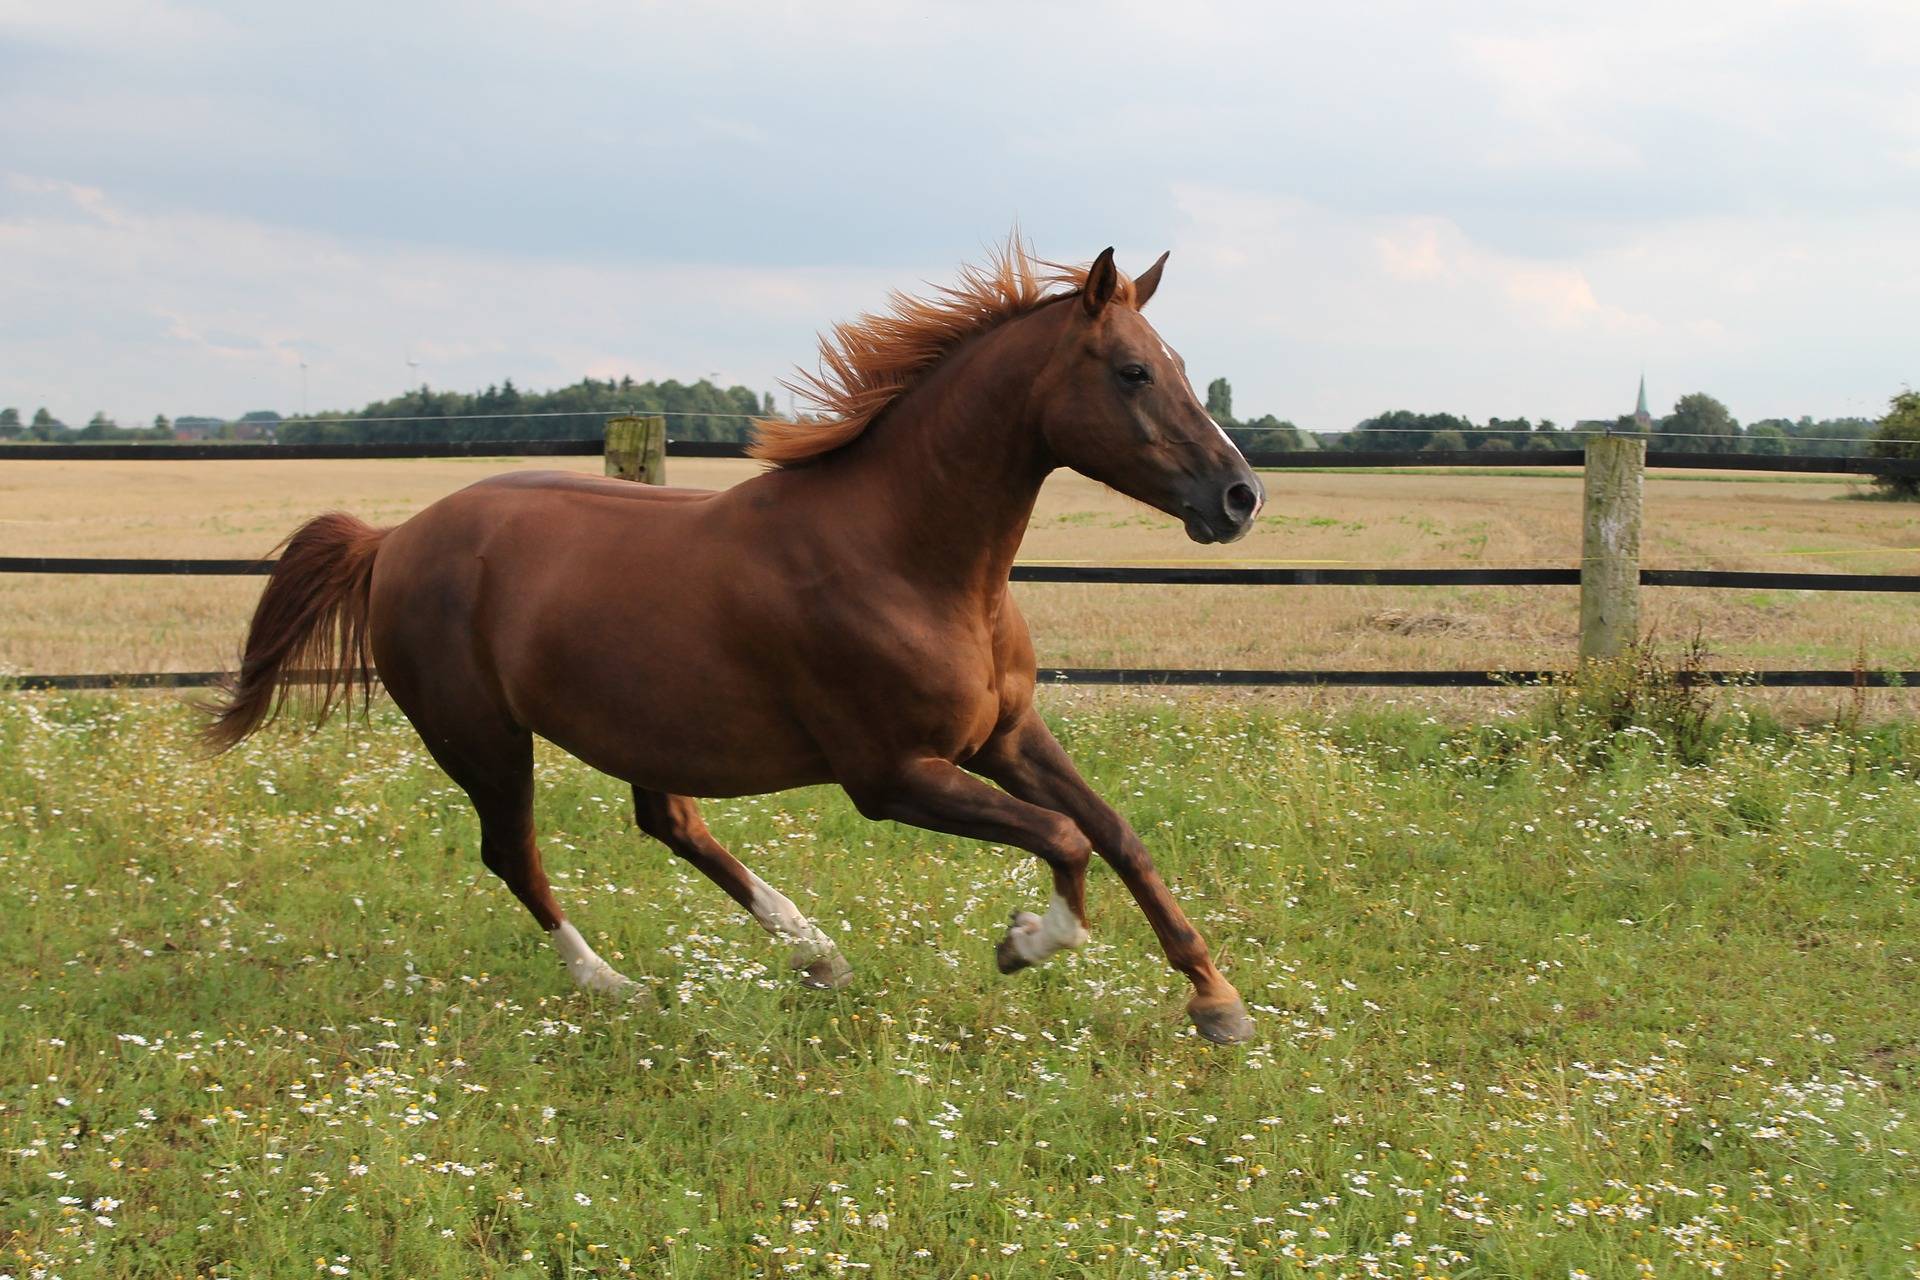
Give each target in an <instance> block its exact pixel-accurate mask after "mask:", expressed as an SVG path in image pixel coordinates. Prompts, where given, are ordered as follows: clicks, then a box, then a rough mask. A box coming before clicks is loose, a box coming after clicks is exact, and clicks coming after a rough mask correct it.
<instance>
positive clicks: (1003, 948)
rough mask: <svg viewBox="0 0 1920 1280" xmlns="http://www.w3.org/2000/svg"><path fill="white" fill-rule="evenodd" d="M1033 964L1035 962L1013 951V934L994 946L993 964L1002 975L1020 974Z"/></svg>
mask: <svg viewBox="0 0 1920 1280" xmlns="http://www.w3.org/2000/svg"><path fill="white" fill-rule="evenodd" d="M1032 963H1033V961H1031V960H1029V959H1027V958H1026V957H1025V956H1023V955H1021V954H1020V953H1019V952H1018V951H1015V950H1014V949H1013V935H1012V934H1008V935H1007V936H1006V937H1004V938H1002V939H1000V941H999V942H998V943H996V944H995V945H994V948H993V964H994V967H995V968H997V969H998V970H1000V972H1002V973H1018V972H1020V971H1021V970H1022V969H1025V968H1027V967H1028V966H1030V965H1031V964H1032Z"/></svg>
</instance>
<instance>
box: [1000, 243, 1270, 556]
mask: <svg viewBox="0 0 1920 1280" xmlns="http://www.w3.org/2000/svg"><path fill="white" fill-rule="evenodd" d="M1166 261H1167V256H1166V255H1165V254H1161V255H1160V260H1159V261H1158V262H1156V263H1154V264H1153V266H1151V267H1149V268H1148V269H1147V271H1146V272H1145V273H1144V274H1143V275H1141V276H1140V277H1139V278H1138V279H1137V280H1135V281H1134V282H1133V288H1132V290H1131V295H1132V296H1131V297H1130V298H1129V297H1127V296H1125V295H1126V292H1127V291H1126V290H1124V289H1123V288H1122V284H1121V280H1120V273H1119V271H1118V270H1117V269H1116V268H1115V267H1114V265H1113V250H1112V249H1108V250H1107V251H1106V252H1105V253H1102V254H1101V255H1100V256H1099V257H1098V258H1096V259H1095V260H1094V263H1093V266H1091V267H1089V268H1088V269H1087V277H1086V280H1085V281H1084V282H1083V284H1082V285H1081V289H1080V293H1079V295H1078V297H1076V298H1074V299H1072V300H1070V301H1068V302H1064V303H1061V304H1059V305H1060V306H1062V307H1064V308H1070V314H1069V316H1068V318H1067V320H1066V322H1065V323H1066V330H1065V332H1064V334H1063V336H1062V337H1061V339H1060V341H1059V344H1058V346H1057V347H1056V348H1055V350H1054V352H1053V356H1052V358H1051V359H1050V360H1049V361H1048V362H1047V366H1046V368H1045V370H1044V371H1043V372H1042V374H1041V375H1040V379H1039V381H1038V383H1037V384H1036V385H1035V387H1034V403H1035V404H1036V406H1037V407H1038V410H1039V418H1040V430H1041V432H1042V434H1043V435H1044V436H1045V439H1046V443H1047V448H1048V449H1049V450H1051V451H1052V453H1053V456H1054V458H1055V459H1056V460H1058V461H1059V462H1060V463H1061V464H1062V465H1064V466H1068V467H1071V468H1072V469H1073V470H1075V471H1078V472H1080V473H1081V474H1082V475H1084V476H1088V477H1091V478H1092V479H1095V480H1098V481H1100V482H1101V483H1103V484H1107V485H1111V486H1113V487H1114V488H1115V489H1118V490H1119V491H1120V492H1122V493H1124V494H1126V495H1127V496H1128V497H1130V498H1138V499H1139V500H1140V501H1142V502H1144V503H1146V504H1148V505H1149V506H1152V507H1156V508H1158V509H1159V510H1161V511H1164V512H1166V513H1167V514H1168V515H1170V516H1177V517H1178V518H1179V519H1180V520H1181V521H1182V522H1183V523H1184V524H1185V525H1186V527H1187V536H1188V537H1190V538H1192V539H1193V540H1194V541H1195V542H1232V541H1233V540H1234V539H1235V538H1238V537H1240V536H1241V535H1242V534H1244V533H1245V532H1246V531H1247V530H1248V529H1250V528H1252V527H1253V518H1254V516H1255V515H1256V514H1258V512H1259V510H1260V504H1261V503H1262V502H1264V501H1265V500H1266V491H1265V490H1264V489H1262V488H1261V486H1260V480H1259V477H1257V476H1256V475H1254V473H1253V469H1252V468H1251V467H1249V466H1248V465H1247V460H1246V459H1245V458H1243V457H1241V456H1240V451H1239V450H1238V449H1236V448H1235V447H1234V445H1233V442H1232V441H1231V440H1229V439H1227V434H1226V432H1224V431H1222V430H1221V429H1220V424H1218V423H1217V422H1215V421H1214V420H1213V418H1212V416H1211V415H1209V414H1208V413H1207V411H1206V409H1205V408H1203V407H1202V406H1201V404H1200V399H1199V397H1198V396H1196V395H1194V393H1193V384H1192V383H1190V382H1188V381H1187V370H1186V362H1185V361H1184V360H1182V359H1181V358H1180V357H1179V356H1178V355H1177V354H1175V352H1174V350H1173V348H1171V347H1169V346H1168V345H1167V344H1166V343H1165V342H1162V341H1161V340H1160V335H1159V334H1157V333H1155V332H1154V330H1153V326H1152V325H1150V324H1148V323H1147V321H1146V317H1144V316H1142V315H1141V314H1140V309H1141V308H1142V307H1144V306H1145V305H1146V303H1147V299H1149V298H1151V297H1152V296H1153V291H1154V290H1155V289H1156V288H1158V287H1159V284H1160V272H1161V269H1162V268H1163V267H1164V266H1165V265H1166Z"/></svg>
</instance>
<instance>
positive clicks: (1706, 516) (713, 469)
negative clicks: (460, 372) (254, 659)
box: [0, 459, 1920, 671]
mask: <svg viewBox="0 0 1920 1280" xmlns="http://www.w3.org/2000/svg"><path fill="white" fill-rule="evenodd" d="M555 465H560V466H564V467H568V468H569V469H575V470H589V471H591V470H596V469H597V468H598V462H597V461H595V460H587V459H581V460H572V459H568V460H562V461H560V462H558V463H557V464H556V463H555V462H554V461H550V460H536V461H529V462H519V461H510V460H500V459H481V460H447V461H443V460H431V461H342V462H221V463H166V462H161V463H147V462H141V463H111V462H82V463H28V462H6V463H4V464H3V465H0V512H3V513H4V514H0V554H9V555H59V554H65V555H97V556H109V555H145V556H161V555H167V556H252V555H258V554H261V553H263V552H265V551H266V550H267V549H268V548H269V547H271V546H272V545H273V544H274V543H275V542H276V541H277V540H278V539H279V538H280V537H282V536H283V535H285V534H286V533H287V532H288V531H289V530H290V529H291V528H292V527H293V526H294V525H295V524H296V523H297V522H298V521H300V520H301V519H302V518H304V517H305V516H307V515H310V514H312V513H314V512H317V511H320V510H325V509H328V508H341V509H345V510H350V511H353V512H355V513H356V514H359V515H361V516H363V517H365V518H367V519H369V520H372V521H375V522H383V521H384V522H392V521H398V520H401V519H403V518H405V517H406V516H407V515H409V514H411V513H412V512H414V511H416V510H418V509H419V508H421V507H422V506H424V505H426V504H427V503H428V502H431V501H432V500H433V499H435V498H437V497H439V496H441V495H443V494H445V493H448V492H450V491H452V490H453V489H455V488H458V487H460V486H462V485H465V484H468V483H470V482H472V481H473V480H476V479H479V478H481V477H482V476H484V475H488V474H493V473H495V472H499V471H505V470H530V469H540V468H550V467H553V466H555ZM752 465H753V464H750V463H744V462H734V461H705V460H688V459H676V460H674V461H673V462H672V463H670V474H671V475H672V476H673V478H674V479H675V481H676V483H681V484H687V485H692V486H702V487H717V486H723V485H727V484H731V483H734V482H735V481H737V480H738V479H740V478H742V477H744V476H746V475H749V474H751V468H752ZM1266 479H1267V483H1268V487H1269V490H1270V493H1271V497H1270V501H1269V505H1268V508H1267V512H1266V514H1264V515H1263V516H1262V517H1261V520H1260V526H1259V528H1258V530H1257V531H1256V532H1255V533H1254V534H1252V535H1250V536H1249V537H1248V538H1247V539H1245V540H1244V541H1242V542H1241V543H1238V544H1236V545H1234V546H1231V547H1225V548H1221V547H1200V546H1196V545H1194V544H1192V543H1190V542H1188V541H1187V540H1186V539H1185V538H1184V537H1183V536H1182V535H1181V533H1180V531H1179V529H1178V527H1177V525H1176V524H1175V522H1173V521H1172V520H1170V519H1167V518H1166V517H1164V516H1161V515H1160V514H1158V513H1157V512H1153V511H1150V510H1148V509H1146V508H1144V507H1142V506H1140V505H1139V504H1137V503H1134V502H1132V501H1130V500H1128V499H1126V498H1123V497H1121V496H1119V495H1117V494H1115V493H1112V492H1110V491H1108V490H1105V489H1103V488H1101V487H1100V486H1098V485H1096V484H1093V483H1091V482H1089V481H1086V480H1084V479H1081V478H1080V477H1077V476H1071V475H1066V476H1061V477H1059V478H1057V479H1056V480H1055V481H1054V482H1053V483H1051V484H1049V485H1048V487H1047V489H1046V491H1045V492H1044V493H1043V495H1042V497H1041V502H1040V507H1039V509H1038V511H1037V513H1036V516H1035V519H1034V523H1033V526H1032V529H1031V531H1030V533H1029V535H1028V538H1027V543H1026V548H1025V551H1024V553H1023V558H1025V559H1027V560H1032V561H1045V562H1054V563H1087V564H1110V563H1132V564H1166V563H1183V564H1184V563H1212V562H1242V563H1245V562H1258V563H1266V564H1277V565H1301V566H1310V565H1328V566H1333V565H1356V566H1370V565H1396V566H1498V565H1570V564H1573V563H1576V562H1577V559H1578V554H1579V551H1578V548H1579V489H1580V478H1579V476H1578V475H1577V474H1574V473H1554V472H1520V473H1506V474H1484V473H1482V474H1451V473H1434V472H1414V473H1407V472H1399V473H1379V472H1368V473H1352V472H1348V473H1340V472H1324V473H1322V472H1269V473H1268V474H1267V476H1266ZM1865 488H1866V487H1865V485H1864V483H1863V482H1858V481H1851V480H1845V479H1838V478H1833V477H1807V476H1753V475H1738V474H1735V473H1728V474H1725V475H1719V474H1712V473H1697V472H1685V473H1666V474H1655V475H1654V476H1652V477H1650V478H1649V481H1648V486H1647V490H1648V492H1647V533H1646V563H1647V565H1648V566H1649V567H1668V568H1722V569H1754V570H1758V569H1785V570H1798V571H1825V570H1832V571H1851V572H1869V573H1877V572H1912V571H1914V570H1915V568H1916V566H1920V527H1917V526H1920V517H1917V516H1916V513H1915V511H1914V509H1913V508H1912V507H1908V506H1901V505H1894V504H1886V503H1878V502H1860V501H1847V500H1846V499H1847V498H1848V497H1849V496H1850V495H1858V494H1860V493H1863V492H1865ZM258 590H259V583H258V582H257V581H254V580H247V579H195V580H186V579H179V578H174V579H168V578H159V577H133V578H126V577H122V578H108V577H77V576H76V577H64V576H62V577H30V576H24V575H6V576H0V670H4V671H56V670H58V671H82V670H92V671H116V670H117V671H158V670H169V669H172V670H190V669H201V668H210V667H220V666H224V665H226V664H227V663H228V662H230V661H231V658H232V655H233V653H234V650H235V646H236V645H237V644H238V641H239V637H240V633H241V630H242V628H243V627H244V624H245V619H246V616H247V613H248V610H249V608H250V606H251V603H252V601H253V599H254V597H255V595H256V594H257V592H258ZM1019 595H1020V600H1021V603H1022V606H1023V608H1024V609H1025V610H1026V612H1027V614H1028V617H1029V619H1030V621H1031V622H1032V624H1033V628H1034V632H1035V635H1036V638H1037V642H1038V647H1039V651H1040V655H1041V661H1042V662H1044V663H1049V664H1056V665H1088V666H1092V665H1167V666H1275V667H1315V666H1320V667H1436V668H1453V667H1459V668H1487V667H1501V666H1514V667H1529V666H1557V665H1561V664H1563V663H1564V662H1565V661H1566V660H1567V659H1568V657H1569V656H1570V654H1571V652H1572V650H1573V647H1574V638H1575V600H1576V592H1575V591H1574V590H1573V589H1572V588H1556V587H1433V588H1399V587H1392V588H1387V587H1381V588H1373V587H1311V588H1298V587H1295V588H1286V587H1282V588H1241V587H1178V588H1171V589H1169V588H1148V587H1124V586H1121V587H1116V586H1079V585H1064V584H1063V585H1042V584H1030V585H1023V586H1022V587H1021V588H1019ZM1646 601H1647V613H1648V621H1649V623H1650V625H1651V627H1652V629H1653V632H1654V634H1655V635H1656V636H1658V637H1662V638H1665V639H1668V640H1673V641H1678V640H1682V639H1685V638H1688V637H1690V636H1691V635H1692V634H1693V633H1694V632H1695V630H1696V629H1697V630H1698V631H1699V632H1700V633H1701V634H1702V635H1703V636H1704V637H1705V638H1706V640H1707V641H1708V643H1709V647H1710V648H1711V649H1712V651H1713V654H1714V661H1715V662H1716V663H1717V664H1722V665H1729V666H1740V665H1750V666H1779V667H1796V666H1823V667H1831V666H1841V667H1844V666H1847V665H1850V664H1851V663H1852V662H1853V661H1854V659H1855V657H1856V655H1857V654H1859V653H1862V652H1864V655H1865V657H1866V660H1867V662H1868V663H1869V664H1870V665H1883V666H1897V665H1903V664H1906V665H1910V664H1911V659H1912V655H1913V654H1914V653H1916V652H1920V601H1916V600H1914V599H1913V598H1912V597H1903V596H1898V595H1891V594H1889V595H1879V594H1853V595H1830V594H1824V593H1815V592H1795V591H1769V592H1729V591H1702V590H1676V589H1659V590H1650V591H1649V592H1648V594H1647V596H1646Z"/></svg>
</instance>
